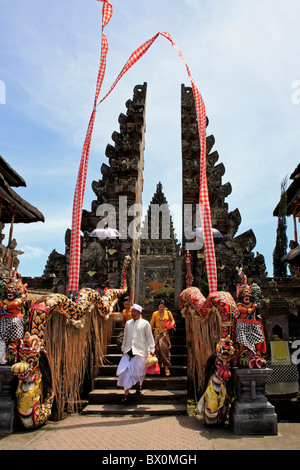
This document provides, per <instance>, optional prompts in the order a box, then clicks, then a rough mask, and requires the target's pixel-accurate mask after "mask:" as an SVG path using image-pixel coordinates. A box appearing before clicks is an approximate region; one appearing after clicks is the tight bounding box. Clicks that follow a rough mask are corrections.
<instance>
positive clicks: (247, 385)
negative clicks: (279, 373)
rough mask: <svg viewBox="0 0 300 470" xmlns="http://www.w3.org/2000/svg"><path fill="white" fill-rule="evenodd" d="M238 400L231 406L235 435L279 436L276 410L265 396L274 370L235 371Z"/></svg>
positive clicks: (232, 425)
mask: <svg viewBox="0 0 300 470" xmlns="http://www.w3.org/2000/svg"><path fill="white" fill-rule="evenodd" d="M234 373H235V379H236V395H237V399H236V400H235V401H234V402H233V404H232V406H231V416H230V423H231V427H232V431H233V433H234V434H242V435H243V434H244V435H245V434H251V435H277V434H278V427H277V415H276V413H275V408H274V406H273V405H271V403H269V402H268V400H267V398H266V396H265V382H266V380H267V378H268V377H269V375H270V374H271V373H272V369H235V371H234Z"/></svg>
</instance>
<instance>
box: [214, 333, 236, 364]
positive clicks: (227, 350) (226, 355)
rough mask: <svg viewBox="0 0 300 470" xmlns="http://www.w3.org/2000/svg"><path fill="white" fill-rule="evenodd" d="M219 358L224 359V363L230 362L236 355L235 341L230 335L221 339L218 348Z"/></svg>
mask: <svg viewBox="0 0 300 470" xmlns="http://www.w3.org/2000/svg"><path fill="white" fill-rule="evenodd" d="M216 352H217V357H218V358H219V359H220V358H222V359H223V361H225V362H228V361H230V359H231V358H232V356H233V354H234V346H233V341H232V340H231V339H230V336H229V335H228V336H227V337H226V338H221V339H220V341H219V342H218V344H217V347H216Z"/></svg>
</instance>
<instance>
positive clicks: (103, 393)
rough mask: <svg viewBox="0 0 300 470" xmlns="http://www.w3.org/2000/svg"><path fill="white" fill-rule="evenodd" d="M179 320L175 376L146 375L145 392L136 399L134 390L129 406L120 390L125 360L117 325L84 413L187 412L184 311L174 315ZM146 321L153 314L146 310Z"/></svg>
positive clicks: (174, 339) (173, 340)
mask: <svg viewBox="0 0 300 470" xmlns="http://www.w3.org/2000/svg"><path fill="white" fill-rule="evenodd" d="M172 313H173V316H174V318H175V321H176V333H175V334H174V335H173V336H172V338H171V344H172V348H171V363H172V366H171V367H170V372H171V375H170V376H169V377H165V374H164V370H163V369H162V370H161V374H160V375H146V377H145V380H144V382H143V392H142V395H141V396H139V397H136V396H135V390H134V388H132V389H131V391H130V393H131V396H130V398H129V400H128V403H127V404H126V405H124V404H122V403H121V400H122V397H123V395H124V390H123V389H122V388H121V387H117V380H118V379H117V376H116V371H117V366H118V364H119V361H120V359H121V356H122V353H121V349H120V347H119V346H118V344H117V337H118V334H119V333H120V331H121V329H122V328H120V327H118V323H117V324H116V326H115V329H114V333H113V336H112V338H111V344H110V345H109V346H108V349H107V354H106V356H105V358H104V365H103V366H102V367H100V368H99V371H98V375H97V377H96V378H95V380H94V389H93V390H92V391H91V392H90V393H89V396H88V405H87V406H86V407H85V408H84V409H83V410H82V413H83V414H102V415H111V416H112V415H128V414H129V415H179V414H181V415H182V414H186V413H187V376H186V363H187V347H186V336H185V324H184V319H183V318H182V317H181V314H180V312H172ZM143 318H145V319H147V320H150V318H151V314H150V313H149V314H147V312H145V311H143Z"/></svg>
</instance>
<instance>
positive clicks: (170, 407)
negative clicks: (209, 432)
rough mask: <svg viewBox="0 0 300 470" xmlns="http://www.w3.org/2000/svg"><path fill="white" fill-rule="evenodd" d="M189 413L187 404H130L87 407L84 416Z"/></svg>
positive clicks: (83, 411) (92, 405) (83, 412)
mask: <svg viewBox="0 0 300 470" xmlns="http://www.w3.org/2000/svg"><path fill="white" fill-rule="evenodd" d="M186 413H187V407H186V405H185V404H175V405H174V404H166V405H161V404H157V405H151V404H145V403H139V404H138V403H134V402H132V403H130V402H128V404H126V405H123V404H121V405H110V404H105V405H94V404H91V405H87V406H86V407H85V408H84V409H83V410H82V414H86V415H87V414H101V415H110V416H124V415H134V416H159V415H160V416H166V415H172V416H174V415H183V414H186Z"/></svg>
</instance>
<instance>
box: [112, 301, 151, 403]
mask: <svg viewBox="0 0 300 470" xmlns="http://www.w3.org/2000/svg"><path fill="white" fill-rule="evenodd" d="M142 310H143V309H142V307H141V306H140V305H138V304H133V306H132V310H131V315H132V319H131V320H128V321H127V322H126V323H125V329H124V338H123V343H122V347H121V349H122V352H123V356H122V358H121V360H120V362H119V365H118V368H117V376H118V382H117V385H118V386H119V387H123V388H124V392H125V394H124V397H123V399H122V403H124V404H126V403H127V401H128V398H129V390H130V389H131V388H132V387H133V386H134V385H136V386H137V389H136V395H140V394H141V391H142V384H143V380H144V378H145V375H146V361H147V357H148V355H149V353H150V354H151V355H152V356H154V354H155V342H154V338H153V334H152V330H151V326H150V323H149V322H148V321H147V320H144V319H143V318H141V314H142Z"/></svg>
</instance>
